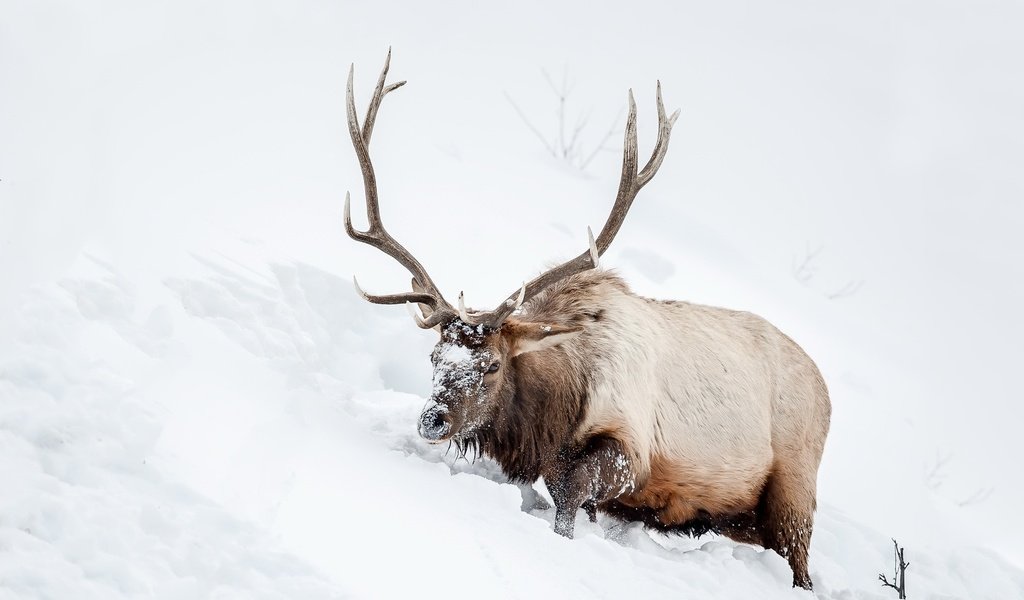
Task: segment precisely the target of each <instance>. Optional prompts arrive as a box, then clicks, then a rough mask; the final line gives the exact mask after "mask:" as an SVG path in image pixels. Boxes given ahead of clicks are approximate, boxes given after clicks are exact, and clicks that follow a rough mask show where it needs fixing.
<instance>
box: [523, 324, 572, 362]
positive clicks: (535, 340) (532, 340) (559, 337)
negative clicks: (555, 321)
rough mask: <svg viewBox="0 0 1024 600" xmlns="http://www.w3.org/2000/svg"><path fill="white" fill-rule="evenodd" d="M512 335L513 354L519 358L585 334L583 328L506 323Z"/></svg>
mask: <svg viewBox="0 0 1024 600" xmlns="http://www.w3.org/2000/svg"><path fill="white" fill-rule="evenodd" d="M506 327H508V328H509V330H510V331H509V333H511V334H512V340H513V342H512V354H511V356H518V355H520V354H523V353H525V352H537V351H538V350H546V349H548V348H554V347H555V346H557V345H558V344H561V343H563V342H568V341H569V340H571V339H573V338H574V337H576V336H578V335H579V334H581V333H583V328H582V327H566V326H564V325H552V324H548V323H524V322H521V321H520V322H515V323H506Z"/></svg>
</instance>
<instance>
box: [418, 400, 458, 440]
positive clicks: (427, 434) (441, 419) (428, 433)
mask: <svg viewBox="0 0 1024 600" xmlns="http://www.w3.org/2000/svg"><path fill="white" fill-rule="evenodd" d="M446 412H447V411H444V410H439V407H437V406H435V407H432V408H429V409H427V410H425V411H423V414H422V415H420V426H419V430H420V436H422V437H423V438H424V439H427V440H439V439H441V438H442V437H444V435H445V434H446V433H448V431H449V430H450V429H451V424H450V423H449V422H448V418H447V416H446V415H445V413H446Z"/></svg>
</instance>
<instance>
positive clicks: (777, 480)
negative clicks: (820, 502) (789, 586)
mask: <svg viewBox="0 0 1024 600" xmlns="http://www.w3.org/2000/svg"><path fill="white" fill-rule="evenodd" d="M814 490H815V486H814V482H813V481H811V482H808V481H806V477H802V476H800V475H794V474H792V473H787V472H785V471H776V472H774V473H772V475H771V476H770V477H769V479H768V482H767V485H766V486H765V491H764V495H763V496H762V498H761V504H760V505H759V506H758V524H757V527H758V529H759V530H760V534H761V538H762V545H763V546H764V547H765V548H768V549H771V550H775V551H776V552H778V553H779V554H780V555H781V556H783V557H785V558H786V559H787V560H788V561H789V566H790V567H791V568H792V569H793V586H794V587H802V588H804V589H807V590H809V589H811V577H810V575H808V573H807V550H808V547H809V546H810V543H811V530H812V528H813V526H814Z"/></svg>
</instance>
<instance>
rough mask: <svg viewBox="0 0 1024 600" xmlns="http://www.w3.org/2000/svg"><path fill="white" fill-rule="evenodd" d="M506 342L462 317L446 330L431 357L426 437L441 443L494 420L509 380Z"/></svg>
mask: <svg viewBox="0 0 1024 600" xmlns="http://www.w3.org/2000/svg"><path fill="white" fill-rule="evenodd" d="M501 342H502V336H501V334H500V333H499V332H498V331H495V330H490V329H487V328H485V327H484V326H483V325H468V324H466V323H464V322H462V321H460V320H458V319H455V320H453V321H451V322H450V323H448V324H447V325H446V326H445V327H444V329H442V330H441V340H440V341H439V342H438V343H437V345H436V346H435V347H434V351H433V353H431V355H430V360H431V361H432V362H433V363H434V378H433V390H432V391H431V394H430V400H429V401H428V402H427V406H426V407H425V408H424V409H423V413H422V414H421V415H420V422H419V427H418V429H419V433H420V435H421V436H422V437H423V438H424V439H427V440H430V441H432V442H442V441H445V440H448V439H451V438H453V437H455V436H457V435H459V434H460V433H461V434H469V433H472V432H473V431H474V430H476V429H478V428H480V427H481V426H483V425H486V424H487V423H488V422H489V420H490V419H491V416H492V415H493V413H494V409H495V405H496V404H497V398H498V396H499V395H500V394H499V392H500V390H501V387H502V384H503V380H504V376H505V373H504V370H505V365H504V364H503V362H504V359H505V354H506V352H505V351H504V349H503V348H502V347H501V346H503V345H504V344H502V343H501Z"/></svg>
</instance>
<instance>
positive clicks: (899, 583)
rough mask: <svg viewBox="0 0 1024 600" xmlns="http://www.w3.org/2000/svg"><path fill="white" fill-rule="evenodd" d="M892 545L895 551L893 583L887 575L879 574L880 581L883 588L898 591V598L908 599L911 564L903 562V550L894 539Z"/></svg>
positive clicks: (901, 599)
mask: <svg viewBox="0 0 1024 600" xmlns="http://www.w3.org/2000/svg"><path fill="white" fill-rule="evenodd" d="M892 545H893V549H894V557H893V568H892V570H893V575H892V581H891V582H890V581H889V579H888V578H887V577H886V576H885V573H879V574H878V580H879V581H881V582H882V587H891V588H892V589H894V590H896V594H897V597H898V598H899V599H900V600H903V599H905V598H906V597H907V567H909V566H910V563H908V562H906V561H905V560H903V548H900V545H899V544H898V543H897V542H896V539H895V538H893V540H892Z"/></svg>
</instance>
